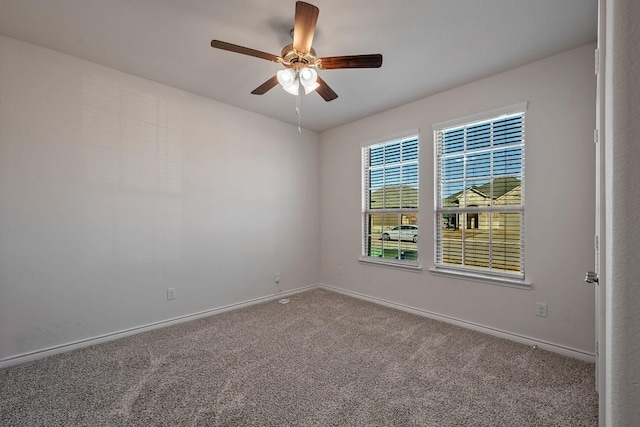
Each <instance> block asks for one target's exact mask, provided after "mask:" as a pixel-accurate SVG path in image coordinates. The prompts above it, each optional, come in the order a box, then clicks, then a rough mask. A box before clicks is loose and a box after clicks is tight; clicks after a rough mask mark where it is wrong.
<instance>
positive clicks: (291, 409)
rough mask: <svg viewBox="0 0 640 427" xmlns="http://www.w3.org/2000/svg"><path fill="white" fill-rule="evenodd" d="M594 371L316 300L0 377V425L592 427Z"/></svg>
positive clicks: (141, 338) (362, 305)
mask: <svg viewBox="0 0 640 427" xmlns="http://www.w3.org/2000/svg"><path fill="white" fill-rule="evenodd" d="M597 408H598V402H597V395H596V393H595V391H594V366H593V364H589V363H585V362H581V361H578V360H574V359H570V358H567V357H563V356H559V355H557V354H554V353H549V352H545V351H541V350H534V349H532V348H531V347H529V346H525V345H521V344H516V343H513V342H510V341H506V340H502V339H498V338H494V337H492V336H488V335H484V334H480V333H477V332H473V331H469V330H466V329H461V328H458V327H455V326H452V325H448V324H445V323H440V322H436V321H433V320H430V319H426V318H423V317H419V316H416V315H412V314H408V313H404V312H401V311H396V310H393V309H389V308H386V307H382V306H378V305H375V304H371V303H368V302H364V301H361V300H357V299H353V298H350V297H347V296H344V295H340V294H337V293H333V292H328V291H324V290H320V289H316V290H312V291H309V292H305V293H302V294H300V295H299V296H297V297H294V298H292V300H291V302H290V303H289V304H287V305H281V304H278V303H277V302H276V301H273V302H268V303H265V304H260V305H256V306H253V307H249V308H245V309H241V310H236V311H232V312H227V313H222V314H219V315H215V316H211V317H208V318H206V319H200V320H195V321H192V322H188V323H183V324H180V325H176V326H172V327H168V328H164V329H158V330H155V331H151V332H146V333H142V334H138V335H135V336H131V337H128V338H123V339H120V340H117V341H112V342H109V343H105V344H100V345H96V346H92V347H87V348H84V349H80V350H76V351H72V352H69V353H64V354H61V355H56V356H52V357H49V358H46V359H42V360H38V361H35V362H30V363H25V364H22V365H18V366H13V367H9V368H5V369H2V370H0V425H1V426H6V427H8V426H75V425H82V426H102V425H108V426H125V425H126V426H130V425H140V426H183V425H185V426H209V425H210V426H596V425H597V424H598V414H597V411H598V409H597Z"/></svg>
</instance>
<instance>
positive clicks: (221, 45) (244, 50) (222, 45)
mask: <svg viewBox="0 0 640 427" xmlns="http://www.w3.org/2000/svg"><path fill="white" fill-rule="evenodd" d="M211 47H215V48H216V49H222V50H228V51H229V52H235V53H241V54H243V55H249V56H254V57H256V58H262V59H266V60H268V61H273V62H280V60H281V58H280V57H279V56H276V55H272V54H270V53H266V52H260V51H259V50H255V49H250V48H248V47H244V46H238V45H237V44H232V43H227V42H223V41H220V40H211Z"/></svg>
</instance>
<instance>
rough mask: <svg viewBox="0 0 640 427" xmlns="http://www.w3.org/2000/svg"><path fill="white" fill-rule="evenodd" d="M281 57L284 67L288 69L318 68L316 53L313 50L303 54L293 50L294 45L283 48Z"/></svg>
mask: <svg viewBox="0 0 640 427" xmlns="http://www.w3.org/2000/svg"><path fill="white" fill-rule="evenodd" d="M280 56H281V57H282V65H284V66H285V67H287V68H296V69H298V68H305V67H317V63H318V58H316V51H315V50H314V49H313V48H311V49H310V50H309V52H308V53H302V52H298V51H296V50H295V49H294V48H293V43H290V44H288V45H286V46H285V47H283V48H282V52H281V53H280Z"/></svg>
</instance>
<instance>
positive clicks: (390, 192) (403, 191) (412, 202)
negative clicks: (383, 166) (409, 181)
mask: <svg viewBox="0 0 640 427" xmlns="http://www.w3.org/2000/svg"><path fill="white" fill-rule="evenodd" d="M383 190H384V191H383ZM401 195H402V206H400V196H401ZM385 198H386V200H387V204H386V206H384V200H385ZM370 201H371V209H383V208H385V207H386V208H387V209H389V208H391V209H394V208H417V207H418V189H417V188H413V187H409V186H406V185H390V186H388V187H384V188H381V189H379V190H375V191H374V192H373V193H371V200H370Z"/></svg>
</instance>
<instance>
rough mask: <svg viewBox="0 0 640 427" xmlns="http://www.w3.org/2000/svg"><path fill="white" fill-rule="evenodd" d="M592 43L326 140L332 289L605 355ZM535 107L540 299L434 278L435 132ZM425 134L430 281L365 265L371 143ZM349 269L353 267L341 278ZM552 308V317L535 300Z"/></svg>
mask: <svg viewBox="0 0 640 427" xmlns="http://www.w3.org/2000/svg"><path fill="white" fill-rule="evenodd" d="M594 48H595V45H588V46H584V47H581V48H578V49H575V50H572V51H568V52H565V53H562V54H559V55H556V56H553V57H550V58H547V59H544V60H541V61H537V62H534V63H532V64H529V65H526V66H524V67H521V68H517V69H514V70H511V71H508V72H505V73H502V74H499V75H496V76H493V77H490V78H487V79H483V80H480V81H477V82H474V83H471V84H468V85H465V86H461V87H459V88H456V89H453V90H450V91H447V92H444V93H440V94H437V95H435V96H431V97H428V98H425V99H422V100H419V101H417V102H414V103H411V104H408V105H404V106H402V107H399V108H396V109H393V110H390V111H387V112H384V113H381V114H378V115H375V116H372V117H368V118H365V119H363V120H360V121H358V122H354V123H351V124H347V125H344V126H342V127H339V128H336V129H333V130H331V131H328V132H324V133H322V134H321V138H320V141H321V166H320V168H321V196H322V199H321V205H320V206H321V215H320V221H321V229H322V232H321V257H322V258H321V281H322V283H325V284H328V285H333V286H336V287H340V288H343V289H345V290H349V291H354V292H359V293H362V294H365V295H367V296H371V297H375V298H381V299H385V300H387V301H391V302H394V303H399V304H405V305H408V306H412V307H415V308H418V309H421V310H425V311H429V312H433V313H437V314H442V315H446V316H450V317H454V318H457V319H462V320H465V321H469V322H475V323H478V324H480V325H484V326H488V327H491V328H497V329H500V330H505V331H509V332H511V333H514V334H519V335H523V336H526V337H531V338H534V339H536V340H542V341H547V342H549V343H553V344H557V345H559V346H564V347H567V348H569V349H576V350H579V351H582V352H587V353H593V351H594V289H593V286H592V285H586V284H585V283H584V282H583V278H584V273H585V271H586V270H591V269H593V259H594V255H593V228H594V182H595V174H594V168H593V165H594V158H595V150H594V144H593V129H594V127H595V89H596V88H595V76H594V72H593V50H594ZM521 101H529V109H528V110H527V113H526V179H525V190H526V202H525V203H526V214H525V242H526V259H525V266H526V267H525V268H526V280H528V281H531V282H533V285H534V286H533V289H532V290H521V289H513V288H507V287H502V286H497V285H491V284H484V283H478V282H470V281H464V280H458V279H451V278H444V277H440V276H435V275H432V274H431V273H429V272H428V271H427V268H428V267H430V266H432V265H433V240H432V238H431V236H432V234H433V134H432V130H431V125H432V123H437V122H440V121H445V120H449V119H454V118H458V117H463V116H467V115H471V114H475V113H480V112H484V111H487V110H491V109H495V108H499V107H503V106H507V105H511V104H515V103H518V102H521ZM415 128H420V150H421V151H420V162H421V174H420V185H421V187H420V206H421V208H420V217H419V222H420V224H421V230H423V231H422V233H421V235H420V237H421V240H420V242H419V253H420V263H421V265H422V266H423V267H424V271H423V272H422V273H421V274H416V273H413V272H407V271H399V270H395V269H389V268H384V267H378V266H372V265H364V264H361V263H359V262H358V258H359V257H360V254H361V229H362V226H361V175H360V174H361V172H360V167H361V165H360V162H361V160H360V159H361V154H360V144H361V143H363V142H367V141H370V140H373V139H378V138H381V137H385V136H389V135H393V134H394V133H399V132H403V131H406V130H410V129H415ZM338 269H341V270H342V273H341V275H339V274H338ZM538 301H539V302H545V303H547V304H548V318H541V317H536V316H535V311H534V309H535V303H536V302H538Z"/></svg>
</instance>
